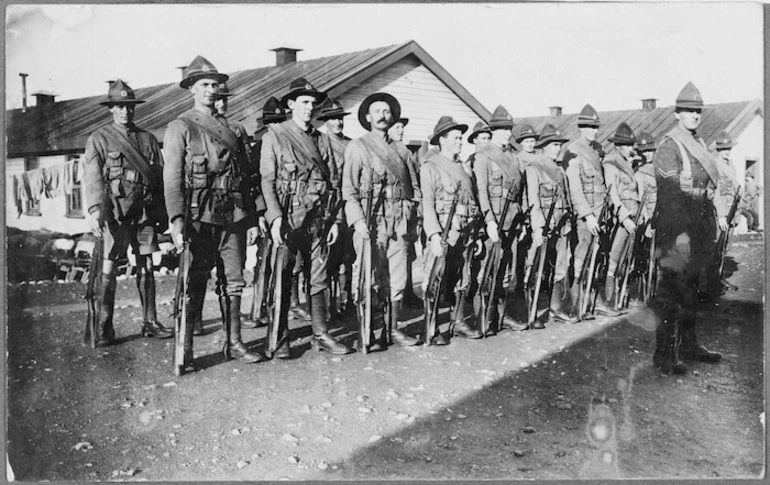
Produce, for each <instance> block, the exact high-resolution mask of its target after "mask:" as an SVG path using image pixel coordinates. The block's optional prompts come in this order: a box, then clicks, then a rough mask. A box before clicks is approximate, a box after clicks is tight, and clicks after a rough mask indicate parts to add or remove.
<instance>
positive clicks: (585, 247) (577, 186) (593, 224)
mask: <svg viewBox="0 0 770 485" xmlns="http://www.w3.org/2000/svg"><path fill="white" fill-rule="evenodd" d="M577 123H578V130H579V131H580V137H579V138H578V139H577V140H575V141H573V142H572V143H570V144H569V145H567V149H566V150H565V153H564V157H563V158H564V163H565V164H566V165H567V168H566V173H567V180H568V182H569V192H570V199H571V202H572V210H573V211H574V214H573V215H574V216H575V217H577V245H576V246H575V249H574V252H573V256H572V268H573V271H574V275H573V283H572V286H571V287H570V296H571V298H572V305H573V310H574V311H573V314H576V315H577V316H578V318H582V317H583V315H580V302H579V295H580V288H579V285H580V284H581V283H582V282H581V281H580V278H579V276H580V272H581V269H582V268H583V262H584V261H585V260H586V258H587V257H588V252H589V250H590V249H591V236H593V237H599V230H600V227H599V223H600V222H601V221H599V220H598V217H599V215H600V214H601V211H602V204H603V202H604V196H605V192H606V190H607V189H606V187H605V185H604V175H603V172H602V158H603V156H604V152H603V150H602V147H601V145H600V144H599V142H597V141H596V134H597V133H598V132H599V115H598V113H596V110H595V109H594V108H593V107H592V106H591V105H590V104H587V105H585V106H584V107H583V109H582V110H581V111H580V114H579V115H578V119H577ZM598 293H599V295H598V297H597V301H596V312H597V313H599V314H600V315H606V316H610V317H614V316H618V315H620V313H618V312H616V311H615V310H613V309H612V308H610V307H609V306H608V305H607V303H606V301H605V299H604V296H603V295H602V294H601V293H603V292H598Z"/></svg>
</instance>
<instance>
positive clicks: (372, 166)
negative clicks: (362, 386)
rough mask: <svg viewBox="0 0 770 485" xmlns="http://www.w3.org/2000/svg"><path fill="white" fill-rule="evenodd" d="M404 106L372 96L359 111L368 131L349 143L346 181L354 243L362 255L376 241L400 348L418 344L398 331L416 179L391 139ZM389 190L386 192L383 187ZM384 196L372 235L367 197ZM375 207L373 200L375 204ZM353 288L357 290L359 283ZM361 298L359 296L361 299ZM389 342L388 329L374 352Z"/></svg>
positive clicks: (379, 276)
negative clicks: (389, 133)
mask: <svg viewBox="0 0 770 485" xmlns="http://www.w3.org/2000/svg"><path fill="white" fill-rule="evenodd" d="M400 114H401V105H400V104H399V103H398V100H396V98H394V97H393V96H391V95H390V94H387V93H375V94H371V95H369V96H367V97H366V98H365V99H364V100H363V101H362V102H361V105H360V107H359V109H358V120H359V122H360V123H361V126H363V127H364V129H366V130H368V131H369V133H367V134H365V135H363V136H362V137H360V138H357V139H355V140H353V141H352V142H350V144H349V145H348V148H347V149H346V150H345V168H344V173H343V178H342V196H343V198H344V199H345V201H346V205H345V213H346V215H347V219H348V223H349V224H350V226H351V227H353V229H354V231H355V232H354V233H353V243H354V246H355V248H356V253H357V254H358V255H361V254H362V250H363V245H364V244H370V242H369V240H370V239H371V238H373V239H374V245H373V249H374V250H373V252H372V264H373V265H374V266H375V268H374V274H375V278H376V281H375V283H374V285H375V287H376V289H377V291H378V292H380V295H381V298H380V301H386V302H388V304H389V305H390V308H389V312H388V314H389V315H390V318H391V321H392V327H391V331H390V340H392V341H393V342H395V343H397V344H398V345H400V346H412V345H416V344H417V342H418V340H417V339H415V338H412V337H409V336H407V335H406V334H405V333H403V332H402V331H401V330H399V329H398V324H399V320H400V316H401V307H402V305H401V303H402V297H403V291H404V287H405V286H406V281H407V274H406V273H407V250H406V246H407V242H406V240H405V238H406V236H407V233H408V230H409V228H410V227H409V226H410V220H411V219H412V218H413V213H414V205H415V204H414V201H413V198H414V194H415V192H416V191H417V181H416V180H415V179H413V178H412V174H411V173H410V170H409V164H408V161H409V155H410V153H409V150H408V149H407V148H406V146H404V145H403V143H400V142H395V141H393V140H391V139H390V137H389V136H388V128H390V125H391V124H392V123H393V120H394V119H399V116H400ZM383 186H384V188H383ZM369 191H373V192H372V193H373V195H375V197H376V195H377V194H380V192H382V193H384V200H383V202H382V204H379V205H377V206H378V207H379V209H377V212H376V213H375V214H373V217H375V218H376V229H375V230H376V233H375V234H372V233H370V231H369V225H368V224H369V221H367V220H365V211H366V210H367V208H366V207H364V204H363V202H362V201H363V200H364V199H366V194H367V193H368V192H369ZM373 204H374V202H373ZM360 272H361V258H360V257H358V258H357V259H356V263H355V264H354V265H353V281H356V282H357V281H358V279H359V278H360V277H361V274H360ZM354 288H356V289H357V288H358V285H355V286H354ZM360 297H361V295H356V297H355V298H360ZM387 342H388V338H387V336H386V335H385V329H383V331H382V334H381V337H380V339H379V340H378V341H374V343H373V344H372V348H371V349H370V350H383V349H385V348H386V347H387Z"/></svg>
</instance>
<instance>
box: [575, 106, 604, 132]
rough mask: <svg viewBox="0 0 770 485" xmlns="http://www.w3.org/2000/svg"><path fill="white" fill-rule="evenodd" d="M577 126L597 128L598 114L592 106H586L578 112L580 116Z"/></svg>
mask: <svg viewBox="0 0 770 485" xmlns="http://www.w3.org/2000/svg"><path fill="white" fill-rule="evenodd" d="M577 124H578V126H590V127H592V128H598V127H599V113H597V112H596V110H595V109H594V107H593V106H591V105H590V104H587V105H585V106H583V109H582V110H580V114H579V115H578V119H577Z"/></svg>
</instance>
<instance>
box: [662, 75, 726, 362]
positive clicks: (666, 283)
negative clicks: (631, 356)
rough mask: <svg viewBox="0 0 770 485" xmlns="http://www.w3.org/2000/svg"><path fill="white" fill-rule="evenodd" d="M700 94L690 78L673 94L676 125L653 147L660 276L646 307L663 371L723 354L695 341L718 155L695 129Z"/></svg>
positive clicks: (710, 253) (712, 229)
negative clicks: (654, 320)
mask: <svg viewBox="0 0 770 485" xmlns="http://www.w3.org/2000/svg"><path fill="white" fill-rule="evenodd" d="M702 111H703V98H702V97H701V95H700V92H699V91H698V88H696V87H695V85H694V84H693V83H692V82H688V83H687V85H686V86H685V87H684V88H683V89H682V91H681V92H680V93H679V95H678V96H677V98H676V106H675V110H674V117H675V118H676V120H677V124H676V126H675V127H674V128H673V129H672V130H671V131H670V132H668V133H667V134H666V135H665V136H664V137H663V140H662V141H661V142H660V145H659V146H658V150H657V151H656V152H655V157H654V162H653V163H654V164H655V178H656V181H657V185H658V220H657V228H656V231H655V237H656V245H657V248H658V252H657V254H658V255H659V265H660V272H661V281H660V286H659V288H658V292H657V293H656V295H655V297H654V298H653V299H652V302H651V304H650V307H651V308H652V309H653V311H654V312H655V313H656V317H657V320H658V321H659V322H660V323H659V324H658V327H657V329H656V347H655V355H654V357H653V363H654V364H655V366H656V367H658V368H659V369H660V370H661V371H662V372H664V373H667V374H670V373H675V374H684V373H685V372H687V367H686V366H685V364H684V363H682V362H681V360H680V358H682V359H685V360H699V361H701V362H712V363H713V362H719V360H720V359H721V358H722V356H721V355H720V354H718V353H716V352H710V351H708V350H707V349H706V348H704V347H703V346H702V345H700V344H699V343H698V340H697V337H696V333H695V323H696V310H697V309H698V295H697V292H698V281H699V278H700V277H701V274H702V273H703V272H704V271H705V269H706V267H707V265H708V264H709V263H710V262H711V260H712V258H713V257H714V249H715V247H714V246H715V245H714V241H715V236H716V218H715V209H714V202H713V198H714V193H715V190H716V188H717V183H718V181H719V169H718V167H717V163H719V162H718V161H717V160H715V159H714V157H713V156H712V154H711V153H709V151H708V150H707V149H706V146H705V143H704V142H703V139H702V138H701V137H700V136H698V134H697V132H696V130H697V128H698V126H699V125H700V121H701V112H702Z"/></svg>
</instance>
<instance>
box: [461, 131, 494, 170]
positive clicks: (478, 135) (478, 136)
mask: <svg viewBox="0 0 770 485" xmlns="http://www.w3.org/2000/svg"><path fill="white" fill-rule="evenodd" d="M491 139H492V130H490V129H489V125H488V124H486V123H484V122H483V121H479V122H477V123H476V124H475V125H473V131H472V132H471V134H470V135H468V143H471V144H473V145H474V146H475V147H476V151H475V152H473V153H471V154H470V156H469V157H468V159H467V160H465V166H466V167H468V169H470V170H473V165H474V163H475V160H476V155H477V154H478V153H479V150H481V147H483V146H484V145H486V144H487V143H489V140H491Z"/></svg>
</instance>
